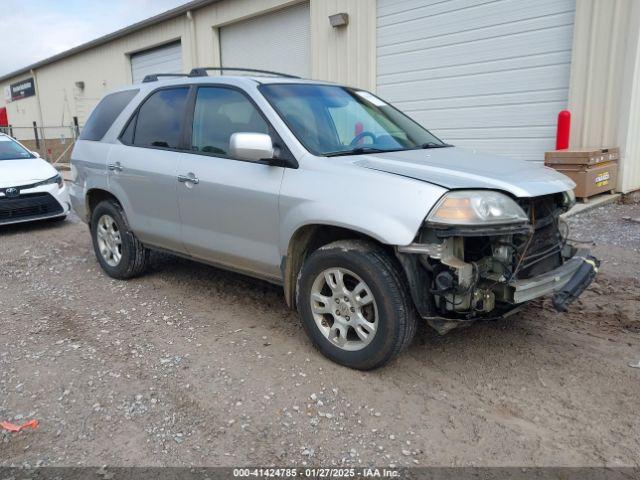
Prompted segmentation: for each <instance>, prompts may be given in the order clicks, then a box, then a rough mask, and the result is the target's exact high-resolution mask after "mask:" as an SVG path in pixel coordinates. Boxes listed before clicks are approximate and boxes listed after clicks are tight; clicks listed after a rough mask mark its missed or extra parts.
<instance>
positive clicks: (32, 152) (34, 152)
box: [29, 151, 40, 158]
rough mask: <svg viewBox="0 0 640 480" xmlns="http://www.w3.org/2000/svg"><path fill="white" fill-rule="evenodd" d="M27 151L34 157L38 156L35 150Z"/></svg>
mask: <svg viewBox="0 0 640 480" xmlns="http://www.w3.org/2000/svg"><path fill="white" fill-rule="evenodd" d="M29 153H31V155H33V156H34V157H36V158H40V154H39V153H38V152H36V151H30V152H29Z"/></svg>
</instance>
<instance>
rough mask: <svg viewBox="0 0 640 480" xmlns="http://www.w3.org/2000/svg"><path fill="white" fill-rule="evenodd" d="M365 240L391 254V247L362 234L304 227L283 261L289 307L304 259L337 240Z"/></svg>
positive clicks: (297, 233)
mask: <svg viewBox="0 0 640 480" xmlns="http://www.w3.org/2000/svg"><path fill="white" fill-rule="evenodd" d="M354 239H365V240H369V241H371V242H374V243H376V244H378V245H381V246H382V247H383V248H385V249H388V250H389V251H390V252H391V247H389V246H388V245H384V244H381V243H380V242H379V241H378V240H376V239H374V238H372V237H370V236H369V235H366V234H364V233H362V232H358V231H355V230H350V229H348V228H342V227H335V226H332V225H305V226H304V227H300V228H299V229H298V230H296V232H295V233H294V234H293V236H292V237H291V240H290V241H289V247H288V248H287V256H286V257H285V258H284V259H283V261H282V263H283V265H282V270H283V274H284V296H285V300H286V302H287V305H288V306H289V307H292V308H295V296H296V284H297V280H298V274H299V273H300V269H301V268H302V264H303V263H304V261H305V259H306V258H307V257H308V256H309V255H311V254H312V253H313V252H315V251H316V250H317V249H319V248H320V247H322V246H324V245H327V244H329V243H331V242H335V241H337V240H354Z"/></svg>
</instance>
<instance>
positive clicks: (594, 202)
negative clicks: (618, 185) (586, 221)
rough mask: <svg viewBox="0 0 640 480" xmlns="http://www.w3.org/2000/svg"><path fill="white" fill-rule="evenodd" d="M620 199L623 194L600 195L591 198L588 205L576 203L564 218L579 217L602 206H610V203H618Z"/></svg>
mask: <svg viewBox="0 0 640 480" xmlns="http://www.w3.org/2000/svg"><path fill="white" fill-rule="evenodd" d="M620 197H622V194H620V193H603V194H600V195H596V196H594V197H591V198H590V199H589V202H588V203H582V202H578V203H576V204H575V205H574V206H573V208H572V209H571V210H569V211H568V212H567V213H565V214H564V215H562V216H563V217H565V218H566V217H572V216H573V215H577V214H579V213H582V212H586V211H588V210H593V209H594V208H597V207H601V206H602V205H608V204H609V203H614V202H617V201H618V200H619V199H620Z"/></svg>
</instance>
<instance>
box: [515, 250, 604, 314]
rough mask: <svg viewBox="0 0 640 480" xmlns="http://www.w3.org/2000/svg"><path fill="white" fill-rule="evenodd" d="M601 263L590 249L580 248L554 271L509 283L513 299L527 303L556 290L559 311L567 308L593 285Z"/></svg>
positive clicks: (555, 303)
mask: <svg viewBox="0 0 640 480" xmlns="http://www.w3.org/2000/svg"><path fill="white" fill-rule="evenodd" d="M599 266H600V261H599V260H598V259H596V258H595V257H593V256H592V255H591V254H590V253H589V251H588V250H586V249H581V250H578V251H577V252H576V254H575V255H574V256H573V257H571V258H570V259H569V260H567V261H566V262H565V263H564V264H563V265H562V266H560V267H558V268H556V269H555V270H552V271H550V272H547V273H544V274H542V275H539V276H537V277H534V278H528V279H525V280H513V281H511V282H509V286H510V287H511V288H513V301H514V303H516V304H518V303H524V302H527V301H529V300H533V299H534V298H538V297H542V296H545V295H550V294H552V293H555V296H554V300H553V304H554V307H555V308H556V310H558V311H566V307H567V306H568V305H569V304H570V303H571V302H572V301H573V300H575V299H576V298H577V297H578V296H579V295H580V294H581V293H582V292H583V291H584V290H585V289H586V288H587V287H588V286H589V284H591V282H592V281H593V279H594V277H595V275H596V273H597V272H598V267H599Z"/></svg>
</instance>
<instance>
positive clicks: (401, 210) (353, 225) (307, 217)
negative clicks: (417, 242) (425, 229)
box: [280, 167, 446, 255]
mask: <svg viewBox="0 0 640 480" xmlns="http://www.w3.org/2000/svg"><path fill="white" fill-rule="evenodd" d="M356 168H357V167H356ZM345 170H347V169H345ZM349 170H350V171H349ZM336 173H337V172H333V171H326V170H306V169H298V170H287V171H286V172H285V177H284V179H283V184H282V190H281V193H280V220H281V221H280V225H281V232H280V243H281V244H280V253H281V254H282V255H285V254H286V252H287V248H288V245H289V242H290V240H291V238H292V237H293V235H294V233H295V232H296V231H297V230H298V229H299V228H301V227H303V226H306V225H314V224H319V225H331V226H336V227H342V228H347V229H350V230H354V231H357V232H360V233H363V234H365V235H367V236H369V237H372V238H374V239H376V240H377V241H379V242H381V243H383V244H387V245H408V244H410V243H411V242H412V241H413V239H414V238H415V236H416V234H417V232H418V229H419V228H420V226H421V225H422V222H423V220H424V218H425V216H426V215H427V213H428V212H429V210H430V209H431V207H433V205H435V203H436V202H437V201H438V199H440V197H441V196H442V195H443V194H444V193H445V192H446V189H444V188H442V187H439V186H436V185H432V184H429V183H426V182H421V181H418V180H414V179H410V178H406V177H401V176H397V175H393V174H388V173H384V172H375V171H368V170H365V169H360V168H357V170H356V169H348V170H347V172H345V171H343V173H342V174H339V173H338V174H336Z"/></svg>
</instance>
